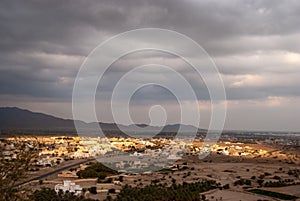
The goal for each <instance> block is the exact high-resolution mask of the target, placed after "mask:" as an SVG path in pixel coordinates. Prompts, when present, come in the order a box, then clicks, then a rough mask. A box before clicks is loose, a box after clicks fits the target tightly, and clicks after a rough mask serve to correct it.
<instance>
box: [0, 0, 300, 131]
mask: <svg viewBox="0 0 300 201" xmlns="http://www.w3.org/2000/svg"><path fill="white" fill-rule="evenodd" d="M299 19H300V3H299V1H297V0H291V1H279V0H278V1H277V0H275V1H274V0H264V1H263V0H262V1H252V0H246V1H237V0H233V1H211V0H207V1H205V0H204V1H198V0H185V1H182V0H161V1H154V0H153V1H149V0H148V1H146V0H127V1H117V0H103V1H96V0H95V1H88V2H83V1H76V0H74V1H35V0H33V1H9V0H7V1H6V0H4V1H1V3H0V97H1V99H0V103H1V105H3V106H5V105H17V106H22V107H27V108H29V109H33V110H38V111H42V112H48V113H51V114H55V115H59V116H63V117H70V116H71V105H70V103H71V98H72V89H73V84H74V79H75V77H76V74H77V72H78V70H79V67H80V66H81V64H82V62H83V61H84V59H85V58H86V57H87V56H88V54H89V53H90V51H91V50H93V49H94V48H95V47H96V46H97V45H98V44H100V43H101V42H103V41H104V40H106V39H108V38H110V37H112V36H114V35H116V34H118V33H121V32H124V31H128V30H131V29H136V28H146V27H156V28H164V29H171V30H174V31H177V32H180V33H182V34H185V35H187V36H188V37H190V38H192V39H193V40H195V41H196V42H197V43H199V44H200V45H201V46H202V47H203V48H204V49H205V50H206V51H207V52H208V53H209V55H210V56H211V57H212V58H213V59H214V61H215V63H216V65H217V67H218V69H219V71H220V73H221V76H222V78H223V80H224V83H225V88H226V92H227V98H228V105H229V107H228V109H229V110H228V115H229V117H228V121H227V122H226V128H228V129H243V128H244V129H271V130H272V129H274V130H299V129H300V127H299V126H298V123H297V122H295V121H294V119H300V115H299V113H300V108H299V106H298V105H299V100H300V88H299V86H300V81H299V77H300V46H299V44H300V26H298V24H299ZM190 56H191V57H196V56H197V55H194V54H193V52H191V53H190ZM148 63H163V64H166V65H168V66H171V67H173V68H174V69H175V70H177V71H178V72H180V73H181V74H182V75H184V76H185V78H186V79H187V80H188V81H189V82H190V83H191V85H192V87H193V88H194V89H195V91H196V94H197V97H198V99H199V102H200V103H203V105H207V103H205V102H207V101H208V100H209V94H208V92H207V89H206V86H205V85H204V83H203V82H202V81H201V78H200V77H199V76H196V75H195V74H194V73H193V71H192V70H191V68H190V67H189V66H188V65H187V64H186V63H184V61H182V60H181V59H180V58H178V57H175V56H172V55H167V54H163V53H159V52H151V51H150V52H141V53H135V54H132V55H128V56H126V57H124V58H122V59H120V60H119V61H117V62H116V63H114V64H113V65H112V66H111V67H110V70H109V71H108V72H107V73H106V75H105V77H104V78H103V80H102V81H101V82H100V86H101V87H99V93H98V94H97V108H98V109H99V113H101V115H100V116H101V118H100V119H99V120H103V121H113V119H112V117H111V113H110V112H109V111H108V110H107V109H106V108H107V104H108V101H109V99H110V96H111V91H112V90H113V87H114V85H115V84H116V82H117V81H118V80H119V79H120V77H121V76H122V75H124V73H126V72H127V71H128V70H129V69H132V68H134V67H135V66H137V65H142V64H148ZM140 78H141V79H149V80H153V81H154V82H155V80H157V79H166V80H169V82H174V80H172V79H171V78H170V77H168V74H167V73H164V72H152V73H147V74H144V75H141V77H140ZM100 89H101V90H100ZM151 94H153V95H151ZM155 103H160V104H161V105H164V107H165V108H167V109H166V110H167V111H168V113H170V115H169V116H171V117H170V118H168V120H169V121H170V122H171V123H172V122H176V121H178V115H175V114H176V113H177V112H178V108H177V106H178V103H177V101H176V99H175V98H174V96H172V95H170V94H169V93H166V92H165V91H164V90H162V89H156V90H154V89H153V88H151V87H150V88H149V87H148V88H144V89H142V90H140V91H139V93H137V94H135V96H134V99H133V101H132V114H133V116H134V119H136V121H140V122H139V123H141V122H147V120H148V116H147V115H145V111H148V109H149V108H150V107H151V105H153V104H155ZM176 105H177V106H176ZM135 106H136V107H135ZM176 108H177V109H176ZM245 108H248V109H249V108H251V111H248V109H245ZM202 110H203V113H204V117H203V122H204V123H203V126H207V125H208V122H209V121H208V119H209V112H206V111H209V107H206V106H203V107H202ZM249 110H250V109H249ZM172 114H173V115H172ZM261 114H265V115H261ZM172 116H174V118H173V119H172ZM262 116H263V118H264V119H267V120H266V121H265V123H264V124H263V123H261V122H262V119H261V118H262ZM175 117H176V118H175ZM258 117H259V118H258ZM283 117H284V118H283Z"/></svg>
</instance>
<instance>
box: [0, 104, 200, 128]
mask: <svg viewBox="0 0 300 201" xmlns="http://www.w3.org/2000/svg"><path fill="white" fill-rule="evenodd" d="M76 123H78V124H80V125H81V126H82V127H83V128H91V127H93V126H95V125H96V124H97V123H96V122H94V123H86V122H83V121H77V120H76ZM99 125H100V127H101V129H102V130H107V131H119V130H120V129H119V128H121V129H122V130H126V131H133V132H135V131H140V132H156V131H161V132H177V131H178V129H179V127H180V126H181V129H182V131H183V132H191V131H196V130H198V131H202V132H203V131H205V130H203V129H197V128H196V127H194V126H191V125H181V124H173V125H166V126H164V127H159V126H148V125H146V124H137V125H128V126H126V125H117V124H115V123H102V122H99ZM26 129H27V130H50V131H51V130H65V131H69V130H70V131H74V130H75V126H74V121H73V120H72V119H62V118H58V117H54V116H51V115H47V114H43V113H37V112H32V111H29V110H25V109H20V108H17V107H0V130H2V131H3V130H26Z"/></svg>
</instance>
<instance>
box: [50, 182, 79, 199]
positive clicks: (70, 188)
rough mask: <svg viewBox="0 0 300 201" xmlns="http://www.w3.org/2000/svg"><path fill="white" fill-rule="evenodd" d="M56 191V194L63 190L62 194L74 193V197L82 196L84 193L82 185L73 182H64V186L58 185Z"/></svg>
mask: <svg viewBox="0 0 300 201" xmlns="http://www.w3.org/2000/svg"><path fill="white" fill-rule="evenodd" d="M54 190H55V192H56V193H58V192H59V191H60V190H62V192H64V193H66V192H70V193H74V195H81V193H82V188H81V187H80V185H76V184H75V183H74V182H71V181H69V180H66V181H64V184H56V185H55V187H54Z"/></svg>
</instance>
